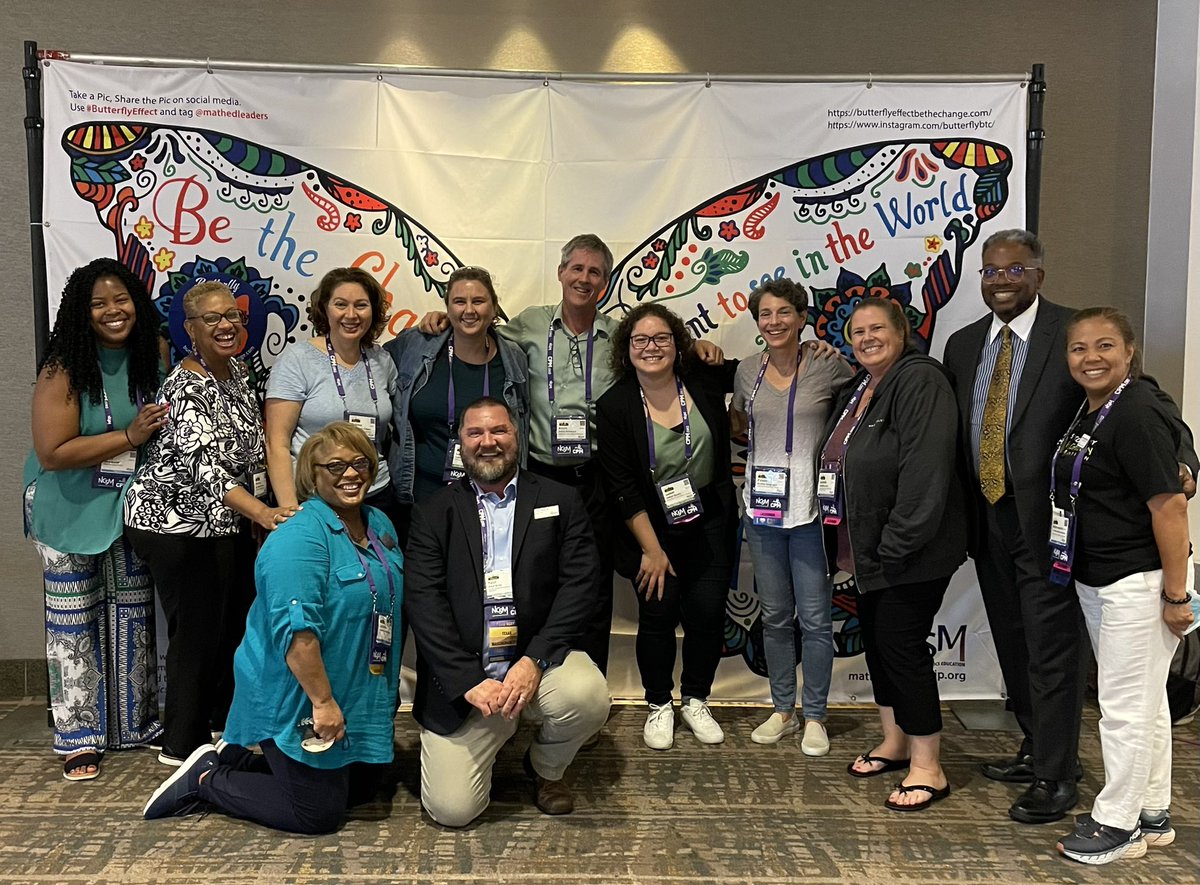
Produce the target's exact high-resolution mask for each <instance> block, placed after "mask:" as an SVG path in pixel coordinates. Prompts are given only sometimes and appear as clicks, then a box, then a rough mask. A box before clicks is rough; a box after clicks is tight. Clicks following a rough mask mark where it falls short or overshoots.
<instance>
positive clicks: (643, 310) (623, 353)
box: [609, 301, 695, 381]
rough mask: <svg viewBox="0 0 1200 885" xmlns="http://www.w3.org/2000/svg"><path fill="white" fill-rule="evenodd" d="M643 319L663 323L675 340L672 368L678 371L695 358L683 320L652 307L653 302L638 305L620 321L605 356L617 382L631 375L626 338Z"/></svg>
mask: <svg viewBox="0 0 1200 885" xmlns="http://www.w3.org/2000/svg"><path fill="white" fill-rule="evenodd" d="M646 317H658V318H659V319H660V320H662V321H663V322H664V323H666V324H667V328H668V329H670V330H671V335H672V336H673V337H674V338H675V368H676V370H679V369H681V368H685V367H688V366H690V365H691V362H692V360H693V359H694V358H695V347H694V344H695V342H694V341H693V340H692V335H691V333H690V332H688V329H687V326H685V325H684V324H683V320H681V319H680V318H679V316H678V315H677V314H676V313H674V312H673V311H671V310H669V309H667V308H665V307H663V306H662V305H661V304H655V303H654V302H653V301H650V302H647V303H646V304H639V305H638V306H637V307H635V308H634V309H633V310H631V311H629V313H627V314H625V317H624V318H623V319H622V320H621V324H620V325H619V326H617V331H616V332H614V333H613V337H612V347H611V348H610V353H609V365H610V367H611V368H612V373H613V379H614V380H616V381H620V380H621V379H623V378H625V377H626V376H628V375H630V374H631V373H633V371H634V369H633V364H632V363H631V362H630V361H629V339H630V337H631V336H632V335H633V327H634V326H636V325H637V324H638V322H639V321H641V320H643V319H645V318H646Z"/></svg>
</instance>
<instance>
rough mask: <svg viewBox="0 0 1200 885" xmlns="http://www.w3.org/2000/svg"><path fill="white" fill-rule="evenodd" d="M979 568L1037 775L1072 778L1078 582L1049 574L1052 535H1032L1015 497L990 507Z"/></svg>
mask: <svg viewBox="0 0 1200 885" xmlns="http://www.w3.org/2000/svg"><path fill="white" fill-rule="evenodd" d="M986 510H987V526H986V532H985V533H984V534H983V537H981V539H980V542H981V543H980V551H979V555H978V557H977V558H976V560H975V573H976V575H977V576H978V578H979V589H980V591H981V592H982V594H983V604H984V608H985V609H986V610H987V616H988V625H989V626H990V627H991V631H992V639H993V641H994V642H995V645H996V655H997V657H998V658H999V661H1000V671H1001V673H1003V674H1004V684H1005V686H1006V687H1007V690H1008V706H1009V709H1011V710H1012V711H1013V713H1014V714H1015V715H1016V717H1017V721H1018V722H1019V723H1020V724H1021V731H1022V732H1024V740H1023V741H1022V744H1021V752H1022V753H1029V754H1031V755H1032V756H1033V768H1034V773H1035V774H1036V776H1037V777H1039V778H1042V779H1044V780H1067V779H1070V778H1073V777H1074V776H1075V763H1076V761H1077V760H1078V758H1079V726H1080V716H1081V713H1082V710H1083V692H1084V686H1085V685H1086V684H1087V683H1086V678H1087V665H1088V651H1087V649H1088V648H1089V645H1088V641H1087V639H1086V638H1085V636H1086V633H1085V628H1084V623H1083V613H1082V611H1081V610H1080V608H1079V599H1078V597H1077V596H1076V595H1075V587H1074V585H1073V584H1071V585H1068V586H1065V587H1060V586H1058V585H1056V584H1051V583H1050V581H1049V579H1048V578H1047V574H1048V572H1049V568H1050V554H1049V551H1048V548H1047V543H1048V539H1047V538H1038V539H1031V538H1026V537H1025V536H1024V534H1023V533H1022V532H1021V525H1020V522H1019V520H1018V518H1017V508H1016V503H1015V502H1014V501H1013V498H1012V496H1011V495H1005V496H1004V497H1003V498H1001V499H1000V500H999V501H997V502H996V504H995V505H993V506H989V507H986Z"/></svg>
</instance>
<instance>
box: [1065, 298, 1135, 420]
mask: <svg viewBox="0 0 1200 885" xmlns="http://www.w3.org/2000/svg"><path fill="white" fill-rule="evenodd" d="M1133 352H1134V348H1133V345H1132V344H1128V343H1126V341H1125V339H1124V337H1123V336H1122V334H1121V330H1120V329H1118V328H1117V327H1116V325H1114V324H1113V323H1111V322H1110V321H1108V320H1105V319H1100V318H1095V319H1086V320H1081V321H1080V322H1077V323H1074V324H1073V325H1072V326H1071V328H1070V329H1069V330H1068V333H1067V368H1068V369H1069V370H1070V372H1071V377H1072V378H1074V379H1075V383H1076V384H1078V385H1079V386H1080V387H1082V388H1083V390H1084V392H1085V393H1086V394H1087V397H1088V402H1089V403H1093V404H1095V403H1099V402H1101V401H1103V400H1104V399H1106V398H1107V397H1108V395H1109V394H1110V393H1112V392H1113V391H1114V390H1116V389H1117V386H1118V385H1120V383H1121V382H1122V381H1124V380H1125V379H1126V377H1128V375H1129V370H1130V367H1131V366H1132V365H1133Z"/></svg>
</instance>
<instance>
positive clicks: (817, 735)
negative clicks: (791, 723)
mask: <svg viewBox="0 0 1200 885" xmlns="http://www.w3.org/2000/svg"><path fill="white" fill-rule="evenodd" d="M800 751H801V752H802V753H804V755H805V756H824V755H825V754H826V753H828V752H829V734H828V733H827V732H826V731H825V724H824V723H823V722H817V721H815V720H810V721H808V722H806V723H804V737H803V738H801V740H800Z"/></svg>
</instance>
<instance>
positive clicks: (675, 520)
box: [638, 375, 704, 525]
mask: <svg viewBox="0 0 1200 885" xmlns="http://www.w3.org/2000/svg"><path fill="white" fill-rule="evenodd" d="M675 388H676V390H678V391H679V414H680V416H681V417H682V418H683V454H684V458H685V460H686V461H687V462H688V463H691V460H692V423H691V420H690V419H689V418H688V407H687V396H686V395H685V394H684V392H683V382H682V381H680V380H679V376H678V375H676V376H675ZM638 393H639V394H641V397H642V410H643V411H644V412H645V413H646V437H647V441H648V443H649V445H650V475H651V477H653V475H654V470H655V468H656V467H657V466H658V460H657V458H656V457H655V454H654V421H653V420H651V418H650V406H649V404H648V403H647V402H646V392H645V391H644V390H642V388H641V385H638ZM654 487H655V489H657V491H658V500H659V503H660V504H662V508H663V513H664V515H665V516H666V517H667V525H683V524H684V523H687V522H691V521H692V520H694V519H698V518H699V517H700V515H701V514H702V513H704V505H703V504H701V503H700V496H699V494H697V492H696V489H695V487H693V485H692V479H691V477H689V476H688V475H687V474H686V473H685V474H682V475H679V476H672V477H669V478H667V479H664V480H661V481H657V482H655V483H654Z"/></svg>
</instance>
